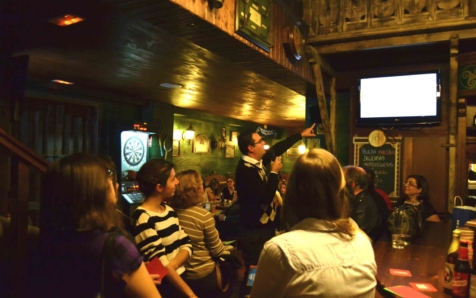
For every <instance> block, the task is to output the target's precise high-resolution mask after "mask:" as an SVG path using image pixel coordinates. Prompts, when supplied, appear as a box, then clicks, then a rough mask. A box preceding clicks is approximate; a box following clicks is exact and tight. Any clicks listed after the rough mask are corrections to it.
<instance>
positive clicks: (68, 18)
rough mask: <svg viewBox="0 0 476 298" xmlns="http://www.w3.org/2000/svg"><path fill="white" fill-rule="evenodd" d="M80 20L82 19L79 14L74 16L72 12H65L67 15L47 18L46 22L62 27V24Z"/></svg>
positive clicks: (67, 24)
mask: <svg viewBox="0 0 476 298" xmlns="http://www.w3.org/2000/svg"><path fill="white" fill-rule="evenodd" d="M81 21H84V19H83V18H82V17H80V16H75V15H72V14H67V15H62V16H59V17H56V18H52V19H49V20H48V22H50V23H53V24H55V25H58V26H61V27H64V26H69V25H73V24H76V23H79V22H81Z"/></svg>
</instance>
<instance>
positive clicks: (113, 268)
mask: <svg viewBox="0 0 476 298" xmlns="http://www.w3.org/2000/svg"><path fill="white" fill-rule="evenodd" d="M114 175H116V173H115V171H114V169H112V168H111V165H110V164H108V162H107V160H104V159H101V158H99V157H97V156H95V155H92V154H86V153H78V154H73V155H70V156H66V157H63V158H61V159H59V160H57V161H55V162H53V163H52V164H51V165H50V167H49V168H48V171H47V173H46V175H45V179H44V181H43V188H44V193H43V196H42V200H41V210H40V229H41V234H40V248H41V252H42V259H44V262H45V266H47V267H45V270H43V272H42V274H41V276H40V277H38V276H36V277H35V278H41V279H42V280H43V282H42V285H41V287H39V289H38V292H37V293H35V295H37V296H38V297H52V296H58V297H93V296H96V294H98V293H99V292H100V291H101V280H102V276H103V275H102V268H101V267H102V258H103V253H102V252H103V247H105V243H106V241H107V239H108V236H109V235H111V234H112V233H116V234H115V237H111V238H109V239H114V241H113V242H112V241H111V242H112V243H113V245H111V246H110V249H111V251H110V252H109V254H107V256H111V257H112V258H111V260H110V267H106V268H110V271H109V270H107V271H106V272H105V277H106V279H105V281H106V285H108V286H107V287H106V289H105V291H106V293H104V292H103V293H102V294H103V295H105V296H106V297H121V296H130V297H161V296H160V294H159V293H158V291H157V288H156V286H155V285H154V283H153V281H152V278H151V277H150V276H149V273H148V272H147V269H146V267H145V266H144V263H143V262H142V259H143V258H142V256H141V255H140V253H139V251H138V250H137V248H136V246H135V245H134V243H133V242H132V241H131V239H129V236H127V233H126V232H124V230H123V226H122V221H121V218H120V215H119V213H118V212H117V211H116V203H117V194H116V187H117V186H116V185H115V177H114Z"/></svg>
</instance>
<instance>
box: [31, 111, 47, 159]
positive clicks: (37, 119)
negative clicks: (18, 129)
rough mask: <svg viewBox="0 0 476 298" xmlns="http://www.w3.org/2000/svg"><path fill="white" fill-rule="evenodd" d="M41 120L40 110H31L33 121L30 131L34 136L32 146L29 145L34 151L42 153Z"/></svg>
mask: <svg viewBox="0 0 476 298" xmlns="http://www.w3.org/2000/svg"><path fill="white" fill-rule="evenodd" d="M43 121H44V117H43V114H42V113H41V111H33V123H32V130H31V132H32V133H30V134H31V135H32V137H33V138H34V141H33V147H31V148H32V149H33V150H34V151H35V152H36V153H38V154H40V155H41V153H42V149H43V129H42V127H43Z"/></svg>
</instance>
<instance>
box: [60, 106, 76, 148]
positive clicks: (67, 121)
mask: <svg viewBox="0 0 476 298" xmlns="http://www.w3.org/2000/svg"><path fill="white" fill-rule="evenodd" d="M71 109H72V106H67V107H66V109H65V115H64V128H63V154H64V155H70V154H72V153H73V152H74V138H73V118H72V116H71Z"/></svg>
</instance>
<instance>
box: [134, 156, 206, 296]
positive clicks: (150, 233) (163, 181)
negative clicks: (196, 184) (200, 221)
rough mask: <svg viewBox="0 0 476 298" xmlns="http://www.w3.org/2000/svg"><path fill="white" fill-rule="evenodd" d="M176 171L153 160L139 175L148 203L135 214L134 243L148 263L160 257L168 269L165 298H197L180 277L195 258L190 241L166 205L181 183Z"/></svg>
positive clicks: (168, 164) (170, 164)
mask: <svg viewBox="0 0 476 298" xmlns="http://www.w3.org/2000/svg"><path fill="white" fill-rule="evenodd" d="M174 167H175V166H174V164H173V163H171V162H169V161H166V160H163V159H151V160H149V161H147V162H146V163H145V164H144V165H143V166H142V167H141V168H140V170H139V172H137V182H138V183H139V188H140V190H141V191H142V192H143V193H144V195H145V199H144V202H143V203H142V205H141V206H139V207H137V209H136V210H135V211H134V213H133V214H132V217H133V218H134V219H135V221H136V224H135V228H134V240H135V242H136V244H137V247H138V248H139V250H140V252H141V254H142V255H143V256H144V260H145V261H147V262H150V261H152V259H153V258H155V257H157V258H159V260H160V262H161V263H162V264H163V265H164V266H165V268H167V270H168V274H167V275H166V276H165V278H164V279H163V280H162V284H161V285H160V286H159V289H160V292H161V293H162V294H163V295H164V297H177V296H179V295H180V294H181V295H185V297H189V298H196V297H197V296H196V294H195V293H194V292H193V291H192V290H191V289H190V287H189V286H188V285H187V284H186V283H185V281H184V280H183V279H182V277H181V275H182V274H183V272H184V271H185V268H184V264H185V262H186V261H187V259H188V258H189V257H190V256H191V254H192V249H191V244H190V239H189V237H188V236H187V234H186V233H185V232H184V230H183V229H182V228H181V227H180V225H179V221H178V218H177V215H176V213H175V211H174V210H173V209H172V208H171V207H170V206H168V205H167V204H165V203H164V199H166V198H170V197H172V196H173V195H174V192H175V189H176V186H177V184H178V183H179V182H178V180H177V178H176V176H175V169H174ZM177 291H178V292H179V293H177ZM180 297H182V296H180Z"/></svg>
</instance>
